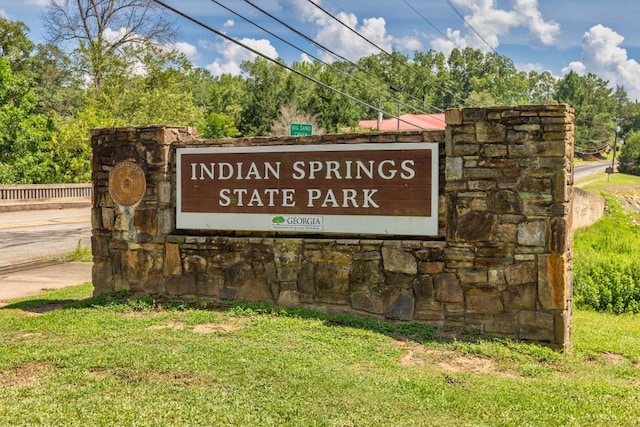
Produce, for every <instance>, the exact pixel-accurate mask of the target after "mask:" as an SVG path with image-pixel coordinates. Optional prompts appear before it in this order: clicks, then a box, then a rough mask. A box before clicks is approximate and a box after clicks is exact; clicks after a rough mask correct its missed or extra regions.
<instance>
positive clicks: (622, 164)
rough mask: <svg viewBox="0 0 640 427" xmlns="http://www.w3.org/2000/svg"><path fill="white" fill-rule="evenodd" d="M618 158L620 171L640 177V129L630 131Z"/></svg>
mask: <svg viewBox="0 0 640 427" xmlns="http://www.w3.org/2000/svg"><path fill="white" fill-rule="evenodd" d="M624 141H625V143H624V145H623V146H622V150H621V151H620V157H618V170H619V171H620V172H622V173H628V174H632V175H640V129H638V130H632V131H630V132H629V133H628V134H627V135H626V137H625V140H624Z"/></svg>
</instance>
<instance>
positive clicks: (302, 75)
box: [152, 0, 428, 130]
mask: <svg viewBox="0 0 640 427" xmlns="http://www.w3.org/2000/svg"><path fill="white" fill-rule="evenodd" d="M152 1H153V2H155V3H157V4H158V5H160V6H162V7H164V8H165V9H167V10H170V11H171V12H173V13H175V14H177V15H180V16H181V17H183V18H185V19H187V20H189V21H191V22H193V23H194V24H196V25H199V26H201V27H202V28H204V29H206V30H208V31H211V32H212V33H214V34H216V35H217V36H219V37H222V38H223V39H225V40H227V41H229V42H232V43H234V44H236V45H238V46H240V47H242V48H244V49H246V50H248V51H249V52H251V53H253V54H255V55H257V56H260V57H262V58H264V59H266V60H267V61H269V62H272V63H274V64H276V65H278V66H280V67H283V68H285V69H287V70H289V71H290V72H292V73H294V74H297V75H299V76H300V77H303V78H305V79H308V80H310V81H312V82H314V83H315V84H318V85H320V86H322V87H324V88H325V89H329V90H331V91H332V92H335V93H337V94H339V95H340V96H343V97H345V98H347V99H350V100H351V101H354V102H356V103H358V104H360V105H363V106H365V107H367V108H371V109H373V110H376V111H378V112H381V113H383V114H386V115H388V116H390V117H393V118H396V119H398V121H400V122H403V123H406V124H409V125H411V126H415V127H417V128H418V129H422V130H428V129H425V128H423V127H422V126H418V125H416V124H413V123H411V122H408V121H406V120H404V119H402V118H400V117H396V116H395V115H393V114H391V113H388V112H386V111H384V110H382V109H381V108H378V107H375V106H373V105H371V104H368V103H366V102H365V101H362V100H360V99H358V98H356V97H354V96H351V95H349V94H348V93H345V92H342V91H341V90H338V89H336V88H334V87H332V86H330V85H328V84H326V83H323V82H321V81H319V80H317V79H315V78H313V77H311V76H309V75H307V74H304V73H302V72H300V71H298V70H295V69H293V68H291V67H289V66H288V65H286V64H283V63H281V62H278V61H276V60H275V59H272V58H270V57H268V56H267V55H265V54H263V53H261V52H259V51H258V50H256V49H254V48H252V47H250V46H248V45H246V44H244V43H242V42H240V41H238V40H236V39H234V38H233V37H230V36H228V35H226V34H224V33H223V32H221V31H218V30H216V29H215V28H213V27H211V26H209V25H207V24H205V23H203V22H201V21H199V20H197V19H195V18H194V17H192V16H189V15H187V14H186V13H184V12H182V11H180V10H178V9H176V8H174V7H172V6H169V5H168V4H166V3H164V2H163V1H160V0H152Z"/></svg>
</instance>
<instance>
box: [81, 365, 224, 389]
mask: <svg viewBox="0 0 640 427" xmlns="http://www.w3.org/2000/svg"><path fill="white" fill-rule="evenodd" d="M90 375H91V376H92V377H94V378H113V379H115V380H117V381H122V382H125V383H127V384H140V383H147V382H149V381H156V382H165V383H168V384H171V385H172V386H179V387H181V386H193V387H206V386H212V385H214V384H216V383H218V380H217V379H216V378H213V377H210V376H207V375H200V374H196V373H192V372H184V371H179V372H173V371H162V370H159V371H156V370H149V369H133V368H124V367H110V368H106V367H96V368H94V369H92V370H91V372H90Z"/></svg>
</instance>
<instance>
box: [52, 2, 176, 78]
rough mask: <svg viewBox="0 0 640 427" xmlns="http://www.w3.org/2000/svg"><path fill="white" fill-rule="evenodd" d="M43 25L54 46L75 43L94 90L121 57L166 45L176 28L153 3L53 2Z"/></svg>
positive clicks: (80, 62) (171, 38)
mask: <svg viewBox="0 0 640 427" xmlns="http://www.w3.org/2000/svg"><path fill="white" fill-rule="evenodd" d="M44 25H45V28H46V30H47V34H48V37H49V41H50V42H52V43H53V44H55V45H65V44H67V43H69V42H75V43H76V45H75V52H76V54H78V55H79V61H78V64H80V65H81V66H82V68H83V69H84V70H83V71H85V72H86V73H87V74H88V75H89V76H90V77H91V82H92V84H93V86H94V87H95V88H100V87H101V86H102V82H103V80H104V78H105V76H106V75H107V74H108V73H109V72H110V70H112V64H113V63H114V62H118V59H119V58H120V57H121V56H122V55H125V54H131V53H134V52H144V51H145V50H146V48H148V47H149V46H154V45H158V44H163V43H168V42H170V41H172V40H173V38H174V37H175V34H176V27H175V24H174V23H173V22H172V21H170V20H168V19H167V15H166V14H164V13H162V10H161V9H160V6H158V5H157V4H156V3H155V2H153V1H152V0H75V1H52V2H51V3H50V5H49V7H48V11H47V13H46V15H45V19H44ZM125 48H126V49H125Z"/></svg>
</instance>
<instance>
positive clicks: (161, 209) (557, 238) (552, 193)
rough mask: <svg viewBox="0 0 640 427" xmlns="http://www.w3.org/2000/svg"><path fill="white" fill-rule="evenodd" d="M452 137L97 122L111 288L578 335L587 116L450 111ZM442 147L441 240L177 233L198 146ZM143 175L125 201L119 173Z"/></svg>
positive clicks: (103, 248) (505, 331) (98, 275)
mask: <svg viewBox="0 0 640 427" xmlns="http://www.w3.org/2000/svg"><path fill="white" fill-rule="evenodd" d="M446 119H447V129H446V131H445V132H401V133H368V134H344V135H324V136H311V137H289V138H277V139H276V138H250V139H235V140H231V139H225V140H215V141H201V140H197V139H196V136H195V133H194V131H193V130H192V129H189V128H180V127H149V128H120V129H96V130H94V131H93V132H92V144H93V150H94V155H93V171H94V172H93V184H94V189H95V191H94V196H93V197H94V200H93V208H92V225H93V236H92V246H93V257H94V269H93V283H94V287H95V293H96V294H102V293H107V292H114V291H119V290H127V291H131V292H133V293H158V292H160V293H170V294H177V295H201V296H204V297H209V298H213V299H218V300H240V301H265V302H268V303H271V304H277V305H283V306H290V307H308V308H313V309H317V310H322V311H326V312H351V313H354V314H361V315H370V316H376V317H380V318H386V319H391V320H397V321H421V322H426V323H429V324H434V325H438V326H443V327H452V328H473V329H475V330H477V331H478V332H479V333H483V334H491V335H495V336H502V337H509V338H513V339H520V340H533V341H539V342H542V343H545V344H547V345H549V346H551V347H554V348H568V347H569V346H570V317H571V282H572V277H571V215H570V214H571V212H570V209H571V191H572V177H573V173H572V159H573V112H572V110H571V109H570V108H569V107H568V106H565V105H545V106H521V107H500V108H489V109H462V110H449V111H447V113H446ZM420 141H425V142H439V143H440V147H441V149H440V165H441V167H440V195H439V235H438V236H433V237H432V238H427V239H425V238H420V239H413V238H407V237H405V238H386V237H385V238H384V239H381V238H375V237H374V238H372V237H371V236H348V237H345V238H340V237H335V236H325V237H322V238H318V237H314V238H309V237H304V236H296V237H283V236H277V235H275V234H273V233H262V234H250V233H244V234H240V233H229V234H226V235H224V234H220V233H218V234H215V235H214V234H211V233H206V232H197V233H189V234H186V233H182V232H180V230H176V229H175V200H176V194H175V150H176V148H177V147H185V146H188V147H190V146H226V145H244V146H246V145H283V144H326V143H348V144H358V143H372V142H373V143H375V142H385V143H389V142H420ZM120 162H132V163H135V164H136V165H138V166H140V167H141V168H142V170H143V171H144V176H145V179H146V187H145V192H144V196H143V197H142V200H141V201H140V202H138V203H136V204H134V205H132V206H121V205H119V204H118V203H116V202H115V201H114V200H113V198H112V196H111V194H110V192H109V172H110V171H111V170H112V169H113V168H114V167H115V166H116V165H117V164H118V163H120Z"/></svg>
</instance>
